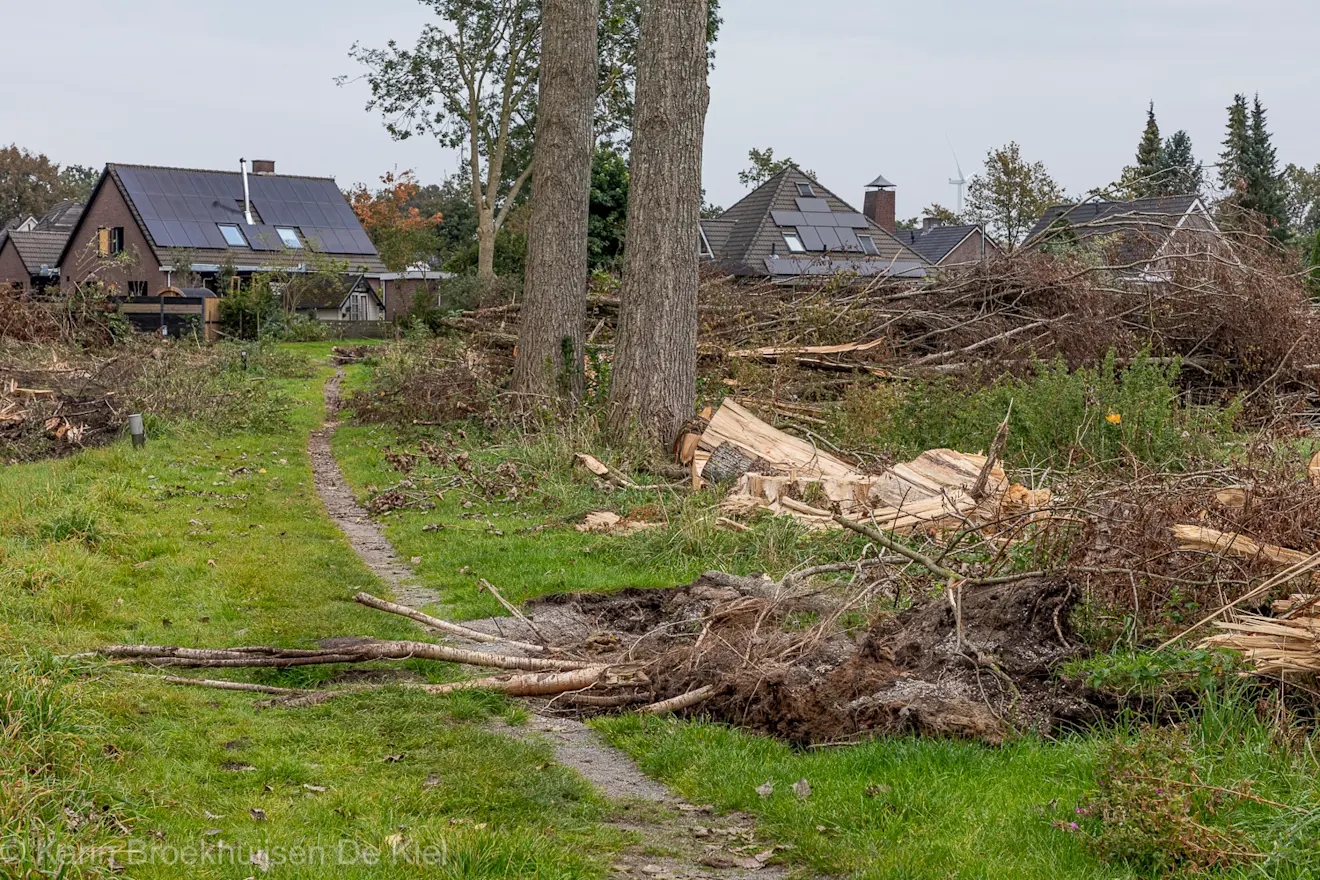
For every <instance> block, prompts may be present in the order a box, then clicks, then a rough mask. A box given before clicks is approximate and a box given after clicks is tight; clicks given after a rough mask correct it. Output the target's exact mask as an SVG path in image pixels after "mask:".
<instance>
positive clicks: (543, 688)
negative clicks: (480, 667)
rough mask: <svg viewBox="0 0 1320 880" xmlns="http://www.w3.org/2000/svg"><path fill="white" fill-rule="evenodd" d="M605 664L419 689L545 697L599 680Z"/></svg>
mask: <svg viewBox="0 0 1320 880" xmlns="http://www.w3.org/2000/svg"><path fill="white" fill-rule="evenodd" d="M609 668H610V667H608V666H587V667H584V668H582V669H575V670H573V671H572V672H541V673H533V674H531V675H495V676H491V677H490V678H473V679H469V680H468V681H456V682H453V683H452V684H428V685H423V687H422V689H423V690H425V691H426V692H427V693H428V694H437V695H443V694H452V693H455V692H456V691H467V690H487V691H495V692H497V693H501V694H508V695H509V696H511V697H548V696H553V695H555V694H563V693H567V692H568V691H580V690H583V689H584V688H589V687H591V686H592V685H594V684H596V683H598V682H599V681H600V680H601V679H602V678H603V677H604V676H605V673H606V671H607V670H608V669H609Z"/></svg>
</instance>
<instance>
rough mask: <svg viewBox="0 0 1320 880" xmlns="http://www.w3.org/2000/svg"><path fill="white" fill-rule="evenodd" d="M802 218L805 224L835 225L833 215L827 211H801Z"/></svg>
mask: <svg viewBox="0 0 1320 880" xmlns="http://www.w3.org/2000/svg"><path fill="white" fill-rule="evenodd" d="M802 219H803V221H805V223H806V225H807V226H837V225H838V224H836V223H835V222H834V215H833V214H831V213H830V212H829V211H812V212H810V213H806V212H803V214H802Z"/></svg>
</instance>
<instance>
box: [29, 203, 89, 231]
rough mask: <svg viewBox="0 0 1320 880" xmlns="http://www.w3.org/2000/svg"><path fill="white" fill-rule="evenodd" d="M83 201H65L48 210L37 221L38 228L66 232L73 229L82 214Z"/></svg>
mask: <svg viewBox="0 0 1320 880" xmlns="http://www.w3.org/2000/svg"><path fill="white" fill-rule="evenodd" d="M82 212H83V204H82V203H81V202H74V201H63V202H60V203H59V204H58V205H56V206H55V207H53V208H51V209H50V210H49V211H47V212H46V216H44V217H42V218H41V219H40V220H38V221H37V225H36V227H35V228H36V229H37V230H39V231H43V232H52V231H56V230H64V231H65V234H68V233H69V232H72V231H73V227H75V226H77V225H78V218H80V217H81V216H82Z"/></svg>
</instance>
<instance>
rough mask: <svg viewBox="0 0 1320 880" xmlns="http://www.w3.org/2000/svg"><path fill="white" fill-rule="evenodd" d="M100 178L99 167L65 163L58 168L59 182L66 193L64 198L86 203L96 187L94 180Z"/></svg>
mask: <svg viewBox="0 0 1320 880" xmlns="http://www.w3.org/2000/svg"><path fill="white" fill-rule="evenodd" d="M100 179H101V169H99V168H92V167H89V166H87V165H65V166H64V167H63V168H61V169H60V183H61V184H62V185H63V186H64V189H65V192H67V193H68V195H67V196H65V198H68V199H72V200H73V201H75V202H82V203H83V204H87V201H88V200H89V199H91V197H92V190H94V189H96V182H97V181H98V180H100Z"/></svg>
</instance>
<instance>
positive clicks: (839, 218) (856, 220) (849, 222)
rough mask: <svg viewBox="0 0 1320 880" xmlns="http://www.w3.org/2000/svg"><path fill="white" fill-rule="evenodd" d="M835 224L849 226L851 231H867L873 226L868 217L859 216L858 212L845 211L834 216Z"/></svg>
mask: <svg viewBox="0 0 1320 880" xmlns="http://www.w3.org/2000/svg"><path fill="white" fill-rule="evenodd" d="M834 222H835V223H836V224H837V225H839V226H847V227H848V228H850V229H866V228H867V227H868V226H870V225H871V224H870V223H869V222H867V219H866V217H864V216H863V215H861V214H858V213H857V212H856V211H844V212H842V213H836V214H835V215H834Z"/></svg>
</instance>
